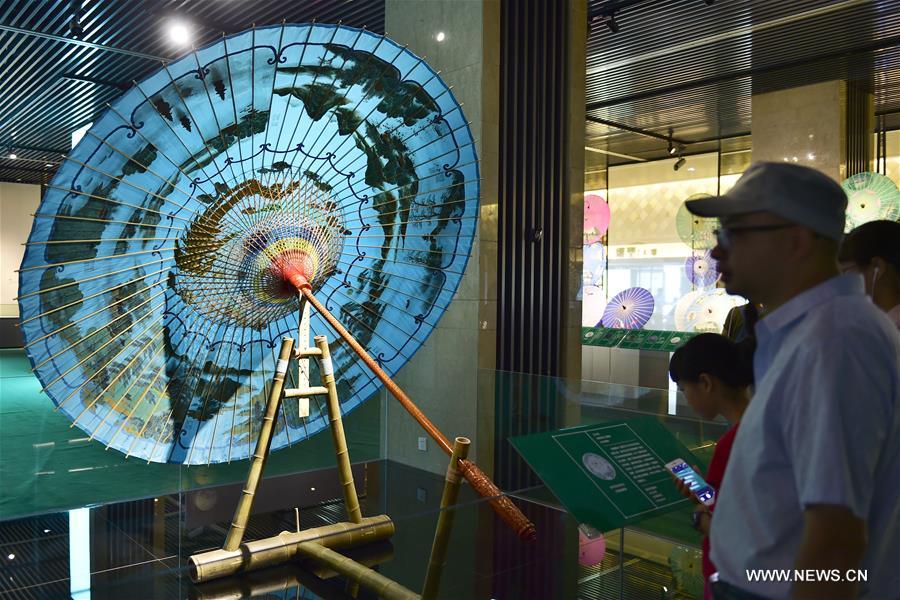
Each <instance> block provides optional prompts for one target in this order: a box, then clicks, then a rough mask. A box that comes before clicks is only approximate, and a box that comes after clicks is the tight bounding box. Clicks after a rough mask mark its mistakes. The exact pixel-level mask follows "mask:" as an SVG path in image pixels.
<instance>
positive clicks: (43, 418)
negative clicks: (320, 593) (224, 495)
mask: <svg viewBox="0 0 900 600" xmlns="http://www.w3.org/2000/svg"><path fill="white" fill-rule="evenodd" d="M380 416H381V411H380V407H379V403H378V402H377V401H375V400H370V401H368V402H365V403H363V405H362V406H360V407H359V408H358V409H356V410H354V411H353V412H351V413H350V414H349V415H347V416H346V417H345V418H344V428H345V430H346V432H347V441H348V444H349V449H350V456H351V458H352V459H353V461H354V462H362V461H369V460H374V459H377V458H378V457H379V451H380V448H379V443H378V441H379V435H380V428H381V424H380ZM333 465H334V450H333V448H332V444H331V437H330V436H329V435H328V434H327V433H325V434H324V435H316V436H313V437H312V438H311V439H309V440H307V441H304V442H301V443H299V444H296V445H294V446H292V447H290V448H286V449H284V450H281V451H279V452H274V453H273V454H272V455H271V456H270V457H269V459H268V461H267V464H266V476H271V475H279V474H285V473H296V472H300V471H306V470H312V469H320V468H325V467H331V466H333ZM248 468H249V462H247V461H238V462H233V463H230V464H220V465H210V466H193V467H184V466H182V465H177V464H158V463H153V464H147V462H146V461H143V460H136V459H134V458H133V457H132V458H129V459H126V458H125V455H124V454H121V453H119V452H117V451H115V450H105V446H104V445H103V444H100V443H98V442H96V441H92V440H90V439H89V438H88V436H87V434H85V433H84V432H83V431H81V430H80V429H78V428H76V427H72V423H71V421H69V419H67V418H66V417H65V416H64V415H62V414H61V413H59V412H57V411H55V410H54V406H53V403H52V402H51V401H50V399H49V398H48V397H47V396H45V395H44V394H42V393H41V385H40V383H39V382H38V380H37V378H35V376H34V375H33V374H32V373H31V365H30V364H29V362H28V359H27V358H26V356H25V352H24V351H23V350H9V349H3V350H0V520H3V519H11V518H14V517H19V516H23V515H29V514H35V513H39V512H46V511H53V510H65V509H68V508H74V507H79V506H85V505H88V504H100V503H109V502H117V501H123V500H131V499H135V498H146V497H149V496H154V495H161V494H171V493H175V492H178V491H184V490H191V489H197V488H202V487H208V486H211V485H218V484H223V483H233V482H236V481H241V480H243V479H244V478H245V477H246V475H247V469H248Z"/></svg>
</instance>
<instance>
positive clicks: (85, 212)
mask: <svg viewBox="0 0 900 600" xmlns="http://www.w3.org/2000/svg"><path fill="white" fill-rule="evenodd" d="M477 215H478V164H477V158H476V155H475V148H474V144H473V141H472V137H471V133H470V131H469V128H468V124H467V122H466V120H465V118H464V116H463V114H462V110H461V109H460V107H459V105H458V104H457V102H456V100H455V99H454V98H453V95H452V93H451V92H450V90H449V89H448V88H447V86H446V85H445V84H444V83H443V82H442V81H441V79H440V77H439V76H438V75H437V73H435V72H434V71H432V70H431V68H429V67H428V65H427V64H425V63H424V62H423V61H422V60H421V59H420V58H418V57H416V56H414V55H413V54H412V53H410V52H409V51H408V50H406V49H405V48H402V47H400V46H398V45H397V44H396V43H394V42H392V41H391V40H389V39H387V38H385V37H384V36H380V35H375V34H373V33H370V32H368V31H365V30H359V29H353V28H349V27H341V26H334V25H280V26H273V27H267V28H264V29H254V30H251V31H246V32H243V33H240V34H237V35H234V36H231V37H228V38H224V39H222V40H220V41H218V42H216V43H214V44H211V45H209V46H207V47H205V48H203V49H200V50H197V51H196V52H193V53H191V54H189V55H187V56H185V57H183V58H181V59H179V60H178V61H176V62H174V63H172V64H168V65H165V66H163V67H162V68H161V69H160V70H159V71H157V72H156V73H154V74H153V75H151V76H150V77H148V78H146V79H144V80H143V81H141V82H139V83H136V84H135V85H134V87H132V88H131V89H130V90H129V91H128V92H126V93H125V94H124V95H123V96H122V97H121V98H119V99H118V100H117V101H116V102H115V103H113V104H112V105H111V106H110V107H109V110H108V111H107V112H106V113H105V114H104V115H103V116H102V117H101V118H100V119H98V120H97V121H96V122H95V123H94V125H93V126H92V127H91V129H90V130H89V131H88V133H87V135H86V136H85V137H84V139H83V140H82V141H81V142H80V143H79V144H78V145H77V146H76V147H75V148H74V149H73V151H72V152H71V154H70V155H69V156H68V157H67V159H66V160H65V162H64V163H63V164H62V166H61V167H60V169H59V171H58V172H57V174H56V176H55V177H54V179H53V181H52V183H51V184H50V185H49V186H48V188H47V190H46V193H45V195H44V199H43V201H42V203H41V206H40V208H39V210H38V213H37V215H36V218H35V221H34V227H33V229H32V232H31V236H30V238H29V242H28V246H27V248H26V252H25V258H24V260H23V262H22V271H21V274H20V284H19V286H20V300H19V303H20V310H21V319H22V331H23V334H24V338H25V343H26V348H27V350H28V354H29V357H30V359H31V360H32V363H33V365H34V369H35V373H36V374H37V376H38V378H39V379H40V381H41V383H42V384H43V386H44V390H45V391H46V392H47V394H48V395H49V396H50V398H51V399H52V400H53V402H54V403H55V404H56V405H57V406H58V407H59V409H61V410H62V411H63V412H65V413H66V414H67V415H69V416H70V417H71V418H72V420H73V421H74V423H75V424H76V425H77V426H78V427H80V428H81V429H83V430H84V431H85V432H87V433H88V434H89V435H90V436H91V437H92V438H95V439H97V440H99V441H101V442H103V443H105V444H106V445H107V446H108V447H112V448H116V449H118V450H120V451H122V452H123V453H126V454H127V455H131V456H137V457H140V458H144V459H146V460H148V461H155V462H179V463H189V464H196V463H204V464H205V463H215V462H221V461H228V460H233V459H241V458H246V457H248V456H249V454H250V452H251V449H252V445H253V444H254V442H255V439H256V433H257V431H258V429H259V426H260V422H261V417H262V413H263V411H264V406H265V401H266V395H267V387H268V385H269V382H270V380H271V377H272V374H273V371H274V369H275V362H276V358H277V357H276V353H277V346H278V344H279V340H280V338H281V337H282V336H284V335H295V332H296V331H297V328H298V321H299V318H300V316H299V315H300V313H299V307H300V303H299V300H298V295H297V290H296V289H295V288H294V287H292V286H291V285H289V284H288V283H287V281H286V277H285V276H284V273H283V270H282V267H283V266H284V265H285V264H287V263H290V264H291V265H292V268H294V269H297V268H299V269H300V270H301V271H302V273H303V275H304V277H305V278H306V279H308V280H309V282H310V284H311V285H312V288H313V291H314V292H315V295H316V297H317V298H318V299H320V300H321V301H322V303H323V304H324V305H325V306H326V307H327V309H328V310H330V311H331V312H332V313H334V314H335V315H336V316H337V317H338V318H339V319H340V321H341V322H342V323H343V325H344V326H345V327H346V328H347V329H348V330H349V331H350V333H351V334H352V335H353V336H354V337H355V338H356V339H357V340H359V341H360V342H361V344H362V345H363V346H364V347H365V348H366V349H367V350H368V352H369V353H370V354H371V355H372V356H373V357H375V359H376V360H377V362H378V364H379V365H380V366H381V367H382V368H383V369H384V370H385V371H386V372H387V373H388V374H393V373H396V371H397V370H399V369H400V367H401V366H403V364H404V363H405V362H406V361H407V360H409V358H410V357H411V356H412V355H413V354H414V353H415V351H416V350H417V349H418V348H419V347H420V346H421V344H422V343H423V342H424V341H425V339H426V338H427V337H428V335H429V334H430V333H431V331H432V330H433V329H434V327H435V324H436V323H437V321H438V319H439V318H440V316H441V315H442V314H443V311H444V310H445V309H446V308H447V305H448V304H449V303H450V301H451V299H452V297H453V294H454V292H455V290H456V288H457V287H458V285H459V282H460V279H461V277H462V274H463V272H464V271H465V267H466V263H467V260H468V257H469V253H470V251H471V245H472V238H473V235H474V233H475V227H476V219H477ZM311 328H312V330H313V331H314V332H315V333H327V328H326V325H325V322H324V321H323V319H322V316H321V315H320V314H319V313H317V312H314V313H313V315H312V319H311ZM301 343H303V341H302V340H301ZM332 353H333V363H334V369H335V372H336V374H337V376H338V389H339V394H340V397H341V401H342V408H343V410H344V412H347V411H350V410H352V409H353V408H355V407H357V406H358V405H359V404H361V403H362V402H363V401H365V400H366V399H367V398H368V397H369V396H370V395H371V394H372V393H373V392H374V391H375V390H376V389H377V387H378V386H379V385H380V384H379V383H378V381H377V380H375V378H374V376H373V375H372V373H371V371H370V370H368V369H366V368H365V366H364V365H363V364H361V362H360V360H359V359H358V358H357V356H356V355H355V354H353V353H352V352H351V351H350V349H349V348H347V347H346V346H345V345H337V346H335V347H334V348H333V350H332ZM311 368H312V373H311V374H310V379H311V380H313V381H318V379H319V376H318V373H317V367H316V366H315V365H312V367H311ZM292 377H296V375H295V374H293V373H292V374H291V375H289V380H288V385H289V386H290V385H292V382H291V378H292ZM311 410H312V413H311V414H310V416H309V418H301V417H300V416H299V414H298V409H297V405H296V404H294V403H291V402H286V403H284V404H283V405H282V408H281V414H280V415H279V422H278V425H277V428H276V431H275V435H274V437H273V440H272V446H271V447H272V449H277V448H282V447H284V446H288V445H290V444H293V443H296V442H298V441H300V440H303V439H305V438H307V437H308V436H310V435H313V434H315V433H316V432H318V431H320V430H322V429H323V428H325V427H326V426H327V420H326V418H327V415H326V411H325V410H324V407H323V406H319V405H317V404H316V402H315V400H314V401H313V405H312V406H311Z"/></svg>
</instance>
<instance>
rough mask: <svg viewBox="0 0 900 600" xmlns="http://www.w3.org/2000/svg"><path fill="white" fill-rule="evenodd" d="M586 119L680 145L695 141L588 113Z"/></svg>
mask: <svg viewBox="0 0 900 600" xmlns="http://www.w3.org/2000/svg"><path fill="white" fill-rule="evenodd" d="M584 118H585V119H586V120H588V121H590V122H591V123H598V124H600V125H606V126H607V127H615V128H616V129H621V130H622V131H630V132H631V133H636V134H638V135H643V136H646V137H651V138H656V139H658V140H662V141H664V142H672V143H675V144H680V145H682V146H687V145H688V144H695V143H696V142H688V141H686V140H681V139H678V138H677V137H673V136H669V135H663V134H661V133H656V132H655V131H649V130H647V129H639V128H638V127H632V126H631V125H624V124H622V123H616V122H615V121H607V120H606V119H601V118H599V117H592V116H590V115H585V117H584Z"/></svg>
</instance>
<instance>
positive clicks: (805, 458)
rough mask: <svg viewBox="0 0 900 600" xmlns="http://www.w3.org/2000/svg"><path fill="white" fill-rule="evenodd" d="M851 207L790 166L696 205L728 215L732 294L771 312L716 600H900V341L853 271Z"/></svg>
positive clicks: (722, 519) (734, 466)
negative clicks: (842, 263)
mask: <svg viewBox="0 0 900 600" xmlns="http://www.w3.org/2000/svg"><path fill="white" fill-rule="evenodd" d="M846 206H847V198H846V196H845V194H844V192H843V190H842V189H841V187H840V186H839V185H838V184H837V183H835V182H834V181H832V180H831V179H829V178H828V177H826V176H825V175H823V174H822V173H820V172H818V171H816V170H814V169H810V168H807V167H801V166H797V165H790V164H783V163H756V164H754V165H752V166H751V167H750V168H749V169H748V170H747V171H746V172H745V173H744V175H743V176H742V177H741V178H740V180H738V182H737V183H736V184H735V186H734V188H732V189H731V190H730V191H729V192H728V193H727V194H725V195H724V196H722V197H719V198H707V199H702V200H692V201H688V202H687V208H688V210H690V211H691V212H692V213H694V214H696V215H700V216H703V217H718V218H719V220H720V221H721V228H720V229H719V231H718V232H717V239H718V244H717V245H716V247H715V248H714V250H713V257H714V258H715V259H716V260H717V261H718V268H719V270H720V271H721V273H722V280H723V282H724V283H725V287H726V290H727V291H728V292H729V293H730V294H739V295H741V296H744V297H746V298H748V299H749V300H750V301H751V302H755V303H760V304H764V305H765V306H766V315H765V317H763V318H762V320H760V321H759V323H758V324H757V325H756V338H757V344H758V345H757V349H756V353H755V355H754V361H753V363H754V364H753V368H754V375H755V380H756V390H755V394H754V397H753V400H752V401H751V402H750V405H749V407H748V409H747V411H746V413H745V414H744V417H743V419H742V421H741V427H740V429H739V430H738V434H737V437H736V439H735V441H734V446H733V448H732V451H731V459H730V461H729V463H728V469H727V470H726V473H725V477H724V480H723V483H722V487H721V489H720V490H719V494H718V498H717V502H716V512H715V517H714V518H713V520H712V528H711V536H710V537H711V546H712V561H713V563H715V564H716V566H717V567H718V570H719V571H718V574H717V576H718V581H716V582H714V583H713V586H712V587H713V590H714V594H715V597H716V598H725V599H737V598H785V597H790V596H792V597H794V598H815V599H817V600H818V599H822V598H853V597H857V596H861V597H865V598H873V599H874V598H878V599H881V598H898V597H900V562H898V561H900V375H898V373H900V336H898V333H897V331H896V329H895V328H894V327H893V326H892V325H891V323H890V320H889V319H888V318H887V317H886V316H885V315H884V314H883V313H882V312H881V311H879V310H878V309H877V308H876V307H875V306H874V305H873V304H872V303H871V301H870V300H869V299H868V298H867V297H866V296H865V294H864V289H863V281H862V278H861V277H860V276H859V275H857V274H848V275H839V272H838V266H837V251H838V244H839V242H840V239H841V237H842V234H843V231H844V217H845V210H846ZM717 576H716V575H714V576H713V577H714V578H716V577H717Z"/></svg>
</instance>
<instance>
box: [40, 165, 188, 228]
mask: <svg viewBox="0 0 900 600" xmlns="http://www.w3.org/2000/svg"><path fill="white" fill-rule="evenodd" d="M92 170H93V169H92ZM47 188H49V189H53V190H59V191H61V192H66V193H67V194H76V195H79V196H84V197H85V198H95V199H97V200H103V201H104V202H109V203H110V204H118V205H119V206H128V207H129V208H134V209H135V210H142V211H145V212H149V213H154V214H157V215H160V216H162V217H167V218H168V217H172V219H178V220H179V221H184V222H185V223H190V222H191V220H190V219H185V218H184V217H179V216H176V215H173V214H169V213H165V212H162V211H160V210H156V209H153V208H146V207H144V206H141V205H140V204H131V203H130V202H123V201H121V200H117V199H114V198H110V197H109V196H98V195H97V194H88V193H87V192H85V191H83V190H76V189H73V188H67V187H63V186H61V185H53V184H52V183H48V184H47Z"/></svg>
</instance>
